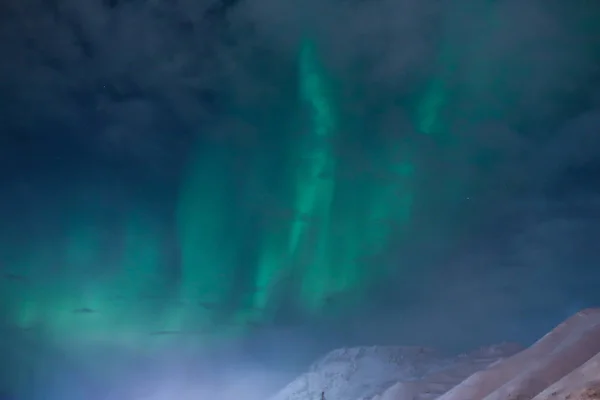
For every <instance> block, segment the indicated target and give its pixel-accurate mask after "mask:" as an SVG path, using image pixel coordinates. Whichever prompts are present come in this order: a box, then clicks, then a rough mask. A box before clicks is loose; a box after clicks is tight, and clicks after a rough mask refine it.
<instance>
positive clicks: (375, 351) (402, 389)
mask: <svg viewBox="0 0 600 400" xmlns="http://www.w3.org/2000/svg"><path fill="white" fill-rule="evenodd" d="M518 350H519V348H518V347H517V346H516V345H513V344H503V345H498V346H492V347H488V348H485V349H480V350H478V351H475V352H472V353H470V354H463V355H460V356H458V357H447V356H444V355H442V354H439V353H437V352H435V351H434V350H432V349H428V348H422V347H377V346H374V347H357V348H351V349H340V350H335V351H333V352H331V353H329V354H328V355H326V356H325V357H324V358H322V359H321V360H319V361H317V362H316V363H315V364H313V365H312V366H311V367H310V368H309V371H308V372H307V373H305V374H303V375H301V376H300V377H299V378H297V379H296V380H294V381H293V382H292V383H291V384H289V385H288V386H287V387H285V388H284V389H283V390H282V391H281V392H279V393H278V394H277V395H275V396H274V397H272V399H271V400H320V398H321V394H322V393H324V395H325V399H326V400H366V399H378V400H384V399H385V400H391V399H396V398H398V399H403V398H407V399H413V398H414V399H433V398H435V397H437V396H439V395H440V394H443V393H444V392H446V391H447V390H449V389H450V388H452V387H454V386H455V385H457V384H458V383H460V382H461V381H462V380H464V379H465V378H467V377H468V376H470V375H472V374H473V373H475V372H476V371H479V370H481V369H482V368H485V367H487V366H488V365H490V364H493V363H495V362H497V361H498V360H500V359H502V358H503V357H507V356H510V355H512V354H515V353H516V352H517V351H518ZM409 396H413V397H409ZM414 396H417V397H414Z"/></svg>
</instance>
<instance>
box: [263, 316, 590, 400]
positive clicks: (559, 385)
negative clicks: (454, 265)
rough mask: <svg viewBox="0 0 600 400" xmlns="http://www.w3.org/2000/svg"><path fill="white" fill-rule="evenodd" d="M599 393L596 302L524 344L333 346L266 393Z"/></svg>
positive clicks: (542, 399)
mask: <svg viewBox="0 0 600 400" xmlns="http://www.w3.org/2000/svg"><path fill="white" fill-rule="evenodd" d="M322 396H323V397H324V398H325V399H326V400H430V399H431V400H433V399H438V400H551V399H552V400H555V399H556V400H591V399H598V400H600V309H589V310H584V311H581V312H579V313H577V314H575V315H574V316H573V317H571V318H569V319H568V320H566V321H565V322H563V323H562V324H560V325H559V326H557V327H556V328H555V329H554V330H553V331H551V332H550V333H548V334H547V335H546V336H544V337H543V338H541V339H540V340H538V341H537V342H536V343H534V344H533V345H532V346H531V347H529V348H527V349H525V350H522V351H519V349H518V348H516V347H515V346H514V345H499V346H492V347H488V348H484V349H480V350H478V351H476V352H472V353H469V354H464V355H461V356H458V357H444V356H443V355H440V354H438V353H437V352H435V351H434V350H431V349H423V348H414V347H369V348H355V349H345V350H336V351H334V352H332V353H330V354H329V355H327V356H326V357H324V358H323V359H322V360H320V361H319V362H317V363H315V364H314V365H313V366H312V367H311V368H310V370H309V372H307V373H306V374H304V375H302V376H301V377H299V378H298V379H296V380H295V381H294V382H292V383H291V384H290V385H288V386H287V387H286V388H285V389H283V390H282V391H281V392H280V393H278V394H277V395H276V396H274V397H273V398H272V400H319V399H321V397H322Z"/></svg>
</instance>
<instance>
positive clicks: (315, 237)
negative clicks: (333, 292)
mask: <svg viewBox="0 0 600 400" xmlns="http://www.w3.org/2000/svg"><path fill="white" fill-rule="evenodd" d="M299 74H300V76H299V84H300V95H301V100H302V102H303V103H304V105H305V107H306V109H307V115H308V117H309V118H310V122H311V124H310V128H311V129H310V132H306V133H304V132H303V134H302V135H301V139H302V143H301V144H300V145H299V146H298V147H299V149H300V151H301V153H300V157H301V161H300V163H299V168H298V177H297V181H296V184H297V186H296V187H297V189H296V190H297V191H296V199H295V202H294V212H295V217H294V221H293V225H292V229H291V235H290V244H289V252H290V256H291V262H292V263H293V265H295V266H299V267H300V268H301V269H302V271H303V273H302V285H301V288H300V294H299V296H300V303H301V304H303V305H304V306H305V307H306V308H308V310H307V311H311V312H315V311H316V310H318V309H319V307H320V306H321V305H322V302H323V299H324V298H325V297H327V296H328V294H329V293H328V292H329V290H330V286H331V281H332V279H335V277H333V276H331V267H330V261H331V260H330V258H329V254H330V247H329V246H330V240H331V238H330V223H331V215H330V214H331V201H332V196H333V193H334V190H335V182H334V169H335V158H334V152H333V148H332V146H333V142H334V135H335V133H336V121H335V119H336V116H335V111H334V104H333V100H332V95H331V93H330V88H328V87H327V86H328V83H327V82H326V80H325V74H324V71H323V67H322V65H320V63H319V60H318V55H317V47H316V44H315V43H314V42H313V41H311V40H308V39H305V40H304V42H303V43H302V47H301V49H300V55H299Z"/></svg>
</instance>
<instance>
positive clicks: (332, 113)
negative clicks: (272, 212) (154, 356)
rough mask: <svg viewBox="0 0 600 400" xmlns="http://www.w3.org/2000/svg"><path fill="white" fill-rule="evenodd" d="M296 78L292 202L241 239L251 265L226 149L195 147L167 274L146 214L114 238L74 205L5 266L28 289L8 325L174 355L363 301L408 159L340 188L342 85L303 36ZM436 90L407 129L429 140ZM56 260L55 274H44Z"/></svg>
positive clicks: (403, 192)
mask: <svg viewBox="0 0 600 400" xmlns="http://www.w3.org/2000/svg"><path fill="white" fill-rule="evenodd" d="M297 70H298V91H297V93H298V98H297V100H296V106H295V109H296V111H295V113H294V117H292V121H290V122H289V123H287V125H284V126H282V128H285V129H289V130H290V131H291V133H290V134H289V135H288V136H290V137H292V138H293V140H291V141H289V145H288V148H287V149H286V150H285V151H286V153H285V158H287V160H288V161H289V165H293V166H295V167H294V168H292V169H291V170H290V174H291V176H289V177H288V178H287V182H286V185H289V187H290V188H289V190H281V191H280V192H278V194H277V198H276V202H277V204H279V205H282V207H281V208H282V209H285V210H290V215H289V218H284V219H280V220H278V221H277V222H275V223H273V222H272V221H270V222H269V221H266V222H269V223H263V224H262V225H261V227H262V228H261V229H257V230H256V231H252V232H251V233H250V235H251V236H254V237H253V241H252V243H253V248H252V249H251V250H252V251H251V252H250V253H251V254H254V255H255V256H253V257H248V254H249V253H248V251H246V250H244V248H245V247H247V243H248V240H247V238H244V237H243V236H244V234H245V233H246V232H247V231H248V229H247V228H245V227H244V226H243V222H240V218H238V217H239V213H240V212H239V211H234V210H232V207H234V206H235V204H236V203H235V201H234V197H235V190H236V189H235V187H234V186H235V179H234V178H233V174H234V173H235V171H234V170H233V169H232V164H233V162H234V160H233V158H234V157H235V156H233V155H232V154H230V153H229V151H228V149H227V148H226V147H218V146H214V148H210V149H209V151H207V149H206V148H203V147H202V146H199V149H198V151H197V152H196V153H197V156H195V157H192V158H191V160H190V163H189V166H188V168H187V172H186V175H185V178H184V180H183V185H182V187H181V191H180V194H179V199H178V205H177V212H176V229H177V233H178V238H179V247H180V260H181V264H180V267H181V270H180V274H179V275H178V276H176V277H175V278H173V279H170V278H166V276H168V275H169V273H168V270H169V268H170V267H169V266H168V265H167V263H166V262H165V259H166V257H165V251H164V250H163V249H164V242H165V235H164V234H162V233H160V232H163V231H164V229H162V228H161V227H160V224H159V223H158V222H157V221H155V220H154V219H153V218H150V217H149V216H148V214H147V213H145V212H143V211H139V212H138V213H137V214H136V213H134V214H129V215H124V216H122V218H121V220H120V221H119V222H118V224H117V225H118V228H117V232H118V233H114V231H115V226H112V225H110V224H108V223H107V222H106V221H104V220H103V219H102V218H100V217H96V216H95V213H96V211H97V210H101V209H102V204H101V202H100V201H99V202H98V204H91V205H88V206H87V207H86V208H82V207H80V208H82V209H78V208H77V207H75V208H74V209H73V210H72V213H71V214H70V216H69V218H68V221H64V224H65V227H66V232H65V234H64V238H63V239H61V240H62V241H61V242H60V243H58V244H56V243H54V245H52V246H50V245H48V246H46V247H44V248H40V249H39V250H38V251H36V252H34V253H30V254H28V256H26V257H20V258H19V259H18V261H15V262H14V263H13V265H12V270H14V271H19V275H22V276H26V277H27V276H35V277H36V279H35V280H31V282H28V283H27V284H26V285H18V284H16V282H11V281H4V282H3V283H2V285H3V287H2V290H1V291H0V293H1V296H2V299H1V300H2V301H3V302H4V304H10V307H8V311H7V312H8V314H9V317H8V318H9V320H11V321H12V322H13V323H14V324H15V325H16V326H18V327H20V328H22V329H27V330H31V329H41V330H43V332H45V333H44V334H45V335H49V336H50V337H55V338H60V337H64V335H65V334H66V333H67V332H68V336H69V337H70V338H71V340H72V341H73V343H81V344H85V343H91V342H94V343H106V344H116V345H121V346H127V347H130V348H137V349H142V348H143V349H147V348H148V347H149V346H151V345H152V344H155V345H163V344H165V343H169V342H170V341H172V340H171V338H173V337H176V338H177V342H178V343H179V344H181V343H182V342H183V343H187V342H188V341H189V343H195V342H198V340H199V339H198V338H199V337H200V338H202V341H210V340H214V339H216V338H219V339H221V338H224V337H230V336H231V335H234V336H235V335H240V334H243V333H244V332H245V331H246V330H248V329H249V328H251V327H252V326H254V325H255V324H261V323H269V321H271V320H273V318H275V317H276V316H277V313H278V312H281V303H285V304H287V307H288V308H289V310H287V311H290V312H292V311H293V312H295V313H297V314H299V315H304V316H305V317H306V316H312V317H319V316H320V315H322V314H323V313H326V312H328V311H327V309H328V307H330V306H331V301H332V299H337V298H340V297H343V298H345V299H352V298H354V299H355V300H356V299H359V298H360V296H362V295H364V294H365V293H366V291H367V289H368V282H370V281H371V280H372V279H374V278H373V277H376V276H378V274H379V273H380V272H381V271H378V268H380V269H381V268H383V267H378V266H376V265H373V263H369V262H366V261H365V260H366V259H368V258H369V257H373V256H376V255H377V254H378V253H379V252H381V251H383V250H384V249H385V248H386V245H387V244H388V242H389V240H390V235H391V234H392V231H393V230H397V229H398V228H401V227H402V226H405V225H407V224H409V223H410V219H411V210H412V207H413V202H414V197H415V192H414V186H415V175H416V173H417V172H418V171H417V170H416V167H415V165H414V163H413V160H412V158H413V157H414V155H413V152H412V149H411V148H410V146H409V145H407V144H406V143H397V144H394V145H393V146H388V145H387V144H385V145H383V147H385V148H382V149H381V151H380V154H379V156H378V157H377V159H376V160H377V161H376V164H378V165H376V167H377V168H379V169H385V170H387V171H390V173H391V177H388V178H387V179H385V180H384V181H381V180H378V181H375V180H373V179H369V176H368V174H362V175H360V174H359V175H357V176H355V177H353V178H352V179H347V178H345V177H344V171H346V170H347V169H348V167H349V166H350V165H349V164H351V163H352V161H351V160H346V159H343V158H341V157H339V156H338V154H339V152H338V150H339V149H338V148H337V147H336V146H339V144H340V143H342V142H343V139H344V138H343V137H341V136H340V135H342V134H343V132H344V129H347V128H348V126H346V124H347V122H345V121H344V120H343V118H342V115H340V113H341V111H340V110H341V109H342V107H341V106H340V104H339V101H338V100H339V99H338V98H337V95H336V87H337V85H338V84H339V83H338V82H335V81H334V80H333V79H331V78H330V77H329V76H328V72H327V68H326V67H325V66H324V65H323V63H322V62H321V60H320V57H319V49H318V45H317V43H316V42H315V41H312V40H310V39H309V38H306V39H305V40H304V41H303V42H302V46H301V49H300V51H299V59H298V67H297ZM443 86H444V85H443V84H442V83H440V81H438V80H434V81H433V83H432V84H431V86H430V89H429V91H428V92H427V93H426V94H425V96H424V98H423V100H422V102H421V105H420V106H419V107H418V119H417V122H416V124H417V125H418V127H419V130H420V131H421V132H423V133H426V134H430V135H433V134H435V132H436V131H437V130H438V129H439V128H438V127H439V126H440V123H439V115H440V109H442V108H443V106H444V101H445V100H444V99H445V92H444V87H443ZM261 168H262V167H261V166H260V165H258V164H256V165H253V166H251V167H249V168H248V169H247V173H248V174H255V175H256V176H252V177H248V178H249V179H250V178H251V179H255V180H258V181H261V180H263V181H264V180H266V179H267V178H265V177H263V176H261V175H260V173H261V171H262V170H261ZM263 184H264V182H263ZM284 186H285V185H284ZM242 221H243V219H242ZM382 221H385V223H382ZM263 222H265V221H263ZM109 231H110V232H113V233H111V234H107V233H106V232H109ZM240 232H242V233H240ZM246 236H247V235H246ZM115 237H116V238H117V239H116V242H115ZM111 238H112V239H111ZM111 240H112V241H111ZM107 243H108V245H107ZM115 243H116V244H115ZM107 246H108V247H109V248H110V249H112V250H110V251H108V253H110V256H107ZM115 248H116V249H117V250H114V249H115ZM57 257H58V259H59V260H60V262H57V263H56V264H59V267H57V268H55V269H53V268H50V267H48V266H46V268H45V269H44V268H42V267H41V266H44V265H45V263H47V262H48V260H51V259H54V260H56V259H57ZM40 269H42V270H44V271H46V272H40ZM248 271H250V272H248ZM241 275H243V276H244V279H243V281H244V283H243V284H240V283H239V282H241V281H242V279H241V278H240V276H241ZM249 275H250V276H249ZM56 276H58V277H59V278H58V279H57V278H56ZM278 310H279V311H278ZM284 311H286V310H284Z"/></svg>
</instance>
